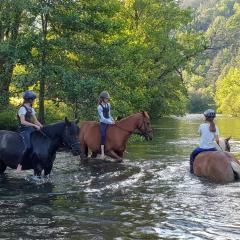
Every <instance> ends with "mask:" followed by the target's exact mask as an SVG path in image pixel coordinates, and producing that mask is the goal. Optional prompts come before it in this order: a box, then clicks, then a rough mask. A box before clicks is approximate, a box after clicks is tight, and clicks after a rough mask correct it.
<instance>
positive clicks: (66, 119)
mask: <svg viewBox="0 0 240 240" xmlns="http://www.w3.org/2000/svg"><path fill="white" fill-rule="evenodd" d="M65 123H66V124H68V125H69V124H71V122H70V121H69V120H68V118H67V117H65Z"/></svg>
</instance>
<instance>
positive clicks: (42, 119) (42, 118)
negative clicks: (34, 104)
mask: <svg viewBox="0 0 240 240" xmlns="http://www.w3.org/2000/svg"><path fill="white" fill-rule="evenodd" d="M41 20H42V44H43V47H42V57H41V69H40V93H39V121H40V122H41V123H44V122H45V114H44V113H45V109H44V99H45V82H46V81H45V80H46V71H45V69H46V56H47V54H46V46H47V30H48V14H44V13H42V14H41Z"/></svg>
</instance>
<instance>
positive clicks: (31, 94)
mask: <svg viewBox="0 0 240 240" xmlns="http://www.w3.org/2000/svg"><path fill="white" fill-rule="evenodd" d="M36 98H37V95H36V93H34V92H33V91H29V90H28V91H26V92H25V93H24V94H23V99H25V100H31V99H32V100H34V99H36Z"/></svg>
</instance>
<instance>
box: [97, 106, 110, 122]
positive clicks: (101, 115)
mask: <svg viewBox="0 0 240 240" xmlns="http://www.w3.org/2000/svg"><path fill="white" fill-rule="evenodd" d="M98 114H99V117H100V121H101V122H103V123H106V124H112V123H113V122H112V120H111V118H109V119H107V118H105V117H104V116H103V109H102V107H101V106H100V105H99V106H98Z"/></svg>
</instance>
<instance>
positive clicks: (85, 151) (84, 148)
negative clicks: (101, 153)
mask: <svg viewBox="0 0 240 240" xmlns="http://www.w3.org/2000/svg"><path fill="white" fill-rule="evenodd" d="M87 157H88V146H87V145H86V144H84V143H82V144H81V153H80V158H81V160H84V159H86V158H87Z"/></svg>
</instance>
